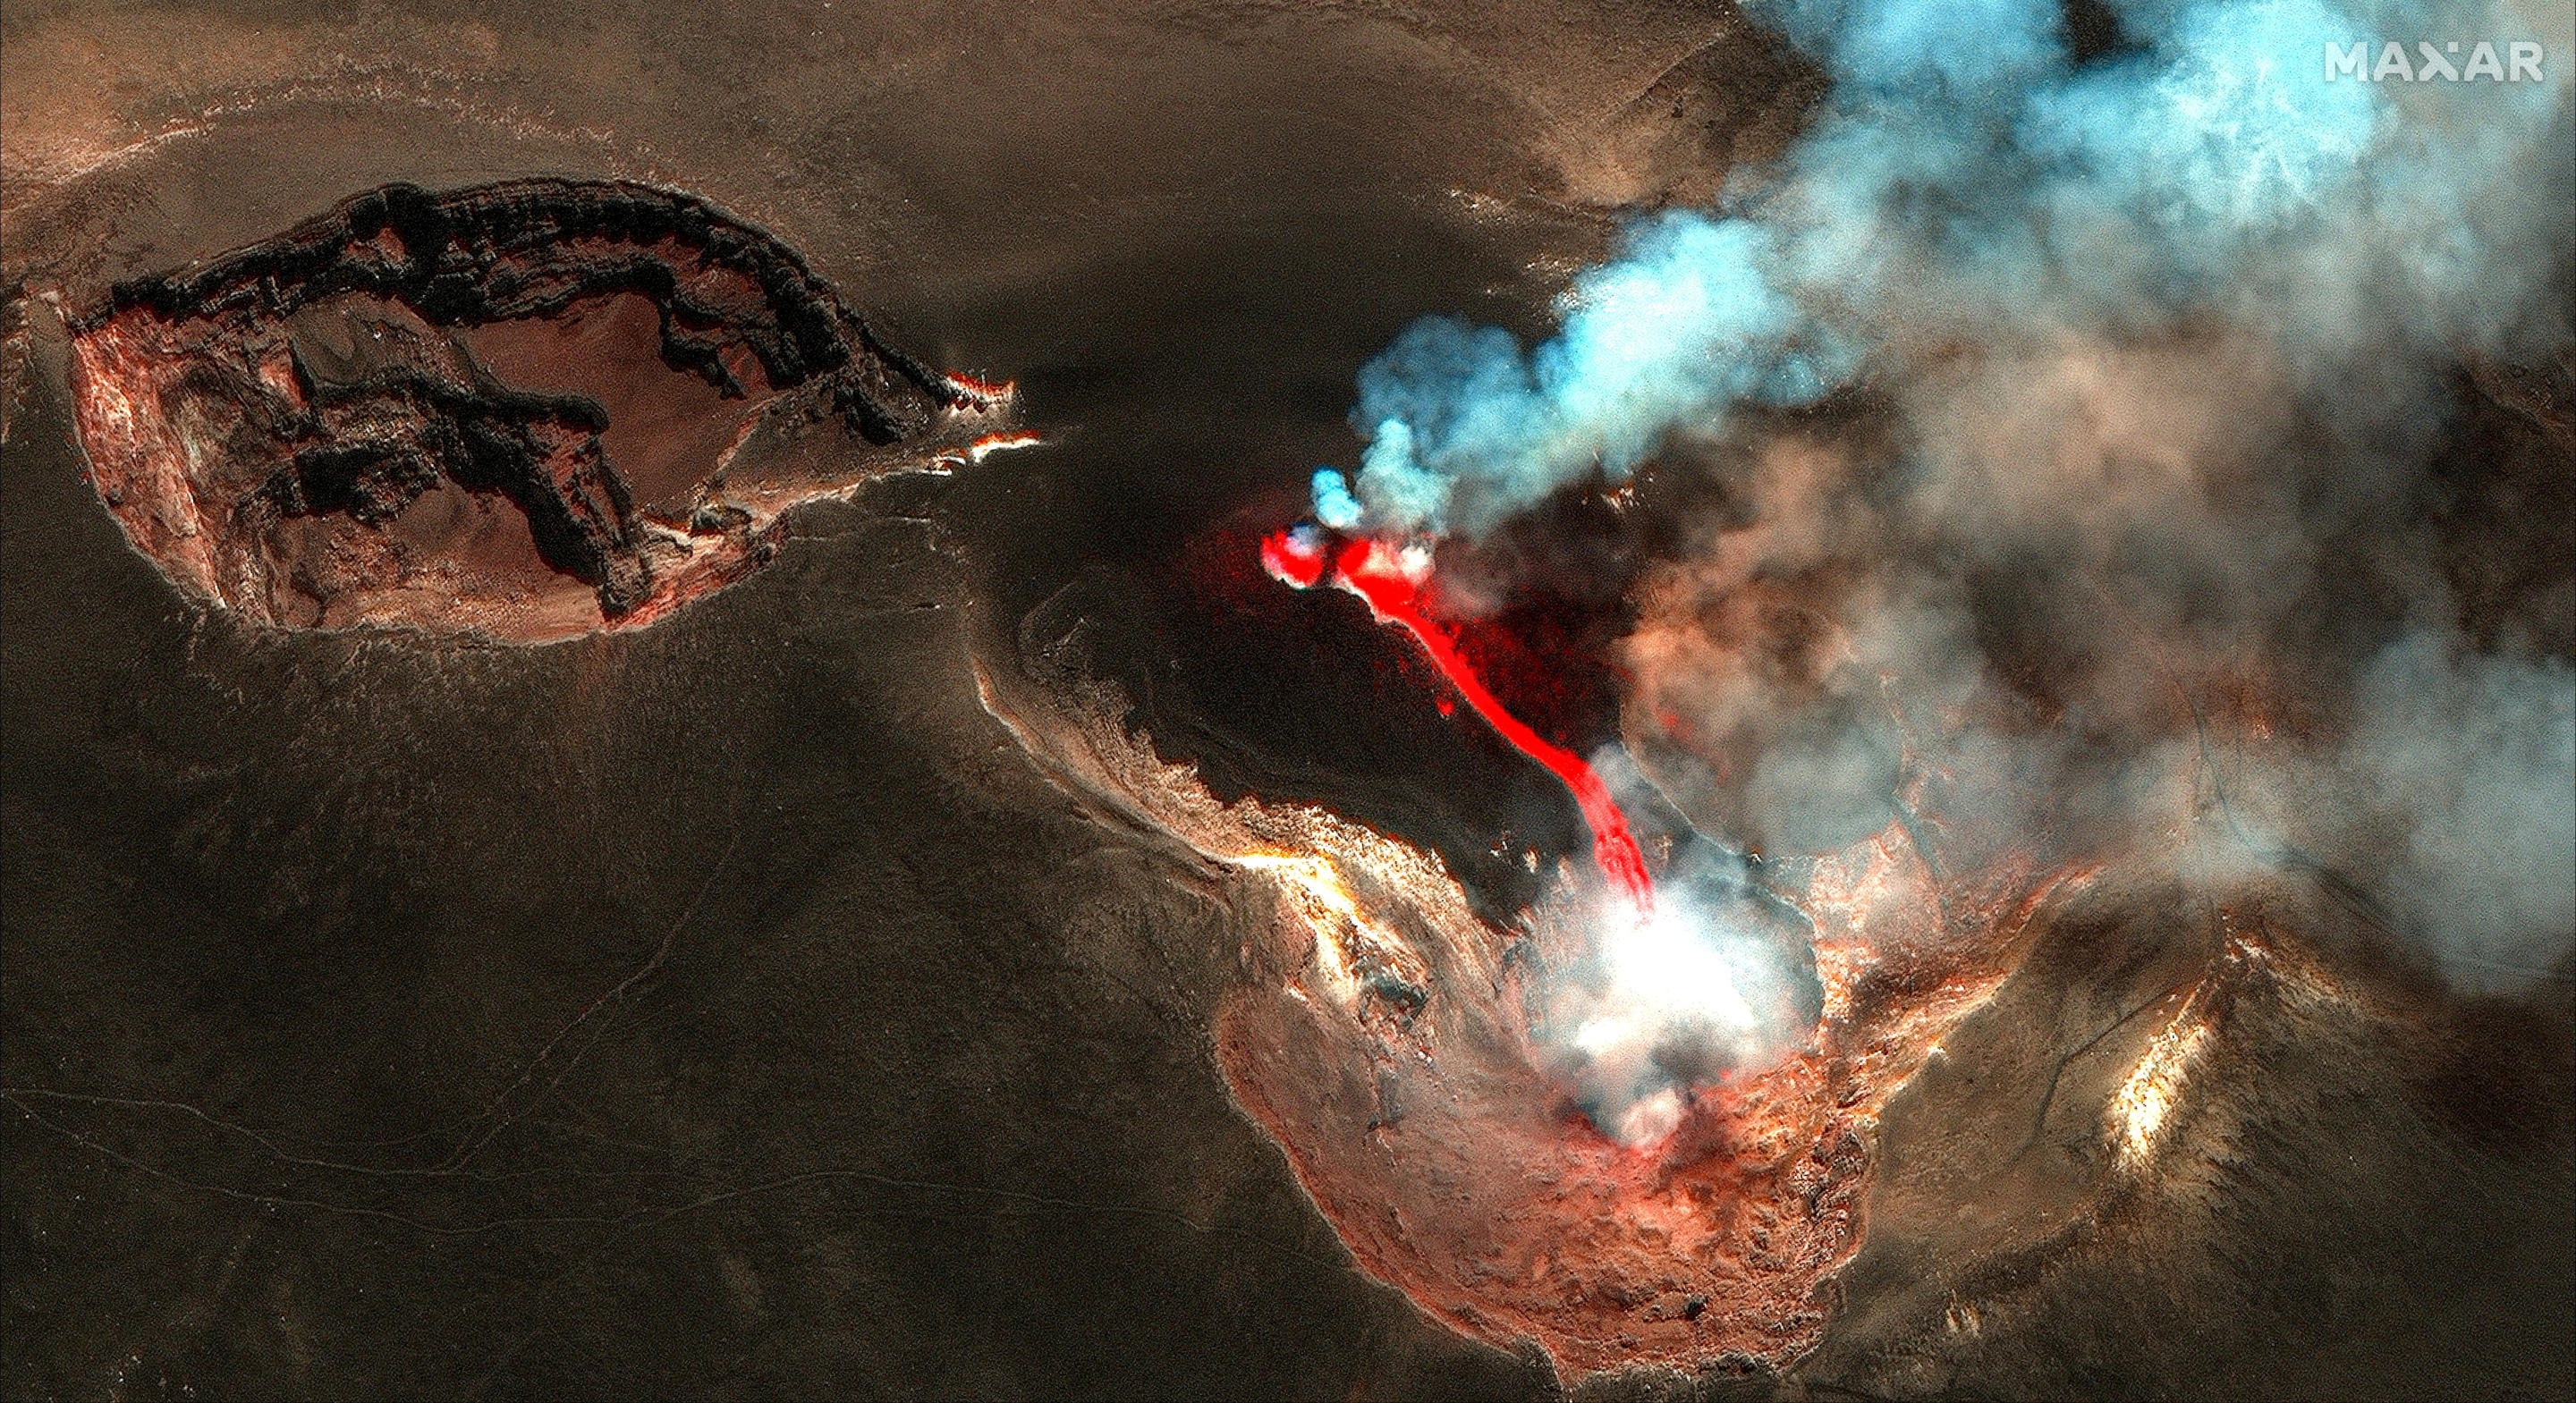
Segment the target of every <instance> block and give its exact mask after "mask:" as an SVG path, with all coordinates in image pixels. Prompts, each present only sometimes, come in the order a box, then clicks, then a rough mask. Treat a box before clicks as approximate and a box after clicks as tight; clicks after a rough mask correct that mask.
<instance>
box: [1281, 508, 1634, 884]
mask: <svg viewBox="0 0 2576 1403" xmlns="http://www.w3.org/2000/svg"><path fill="white" fill-rule="evenodd" d="M1325 557H1326V551H1325V549H1324V546H1323V544H1322V543H1321V542H1319V541H1315V540H1311V539H1308V538H1305V537H1301V536H1300V535H1298V534H1297V533H1295V532H1292V531H1281V532H1276V533H1274V534H1272V535H1270V536H1269V537H1267V538H1265V539H1264V540H1263V541H1262V543H1261V564H1262V568H1264V569H1266V570H1268V571H1269V572H1270V573H1271V574H1272V575H1273V576H1275V577H1277V578H1278V579H1280V580H1282V581H1284V582H1286V583H1288V584H1291V585H1295V586H1296V587H1298V588H1299V589H1309V588H1312V587H1313V586H1314V585H1315V584H1316V583H1317V582H1319V581H1320V580H1321V579H1322V578H1323V575H1324V566H1325ZM1333 583H1334V584H1336V585H1339V586H1341V587H1342V588H1344V589H1347V590H1349V591H1350V592H1351V593H1353V594H1356V595H1358V596H1359V597H1360V598H1361V599H1363V600H1366V601H1367V602H1368V606H1369V609H1370V611H1371V612H1373V613H1375V614H1376V615H1377V617H1378V618H1380V619H1382V620H1384V621H1386V622H1388V623H1392V624H1395V625H1397V626H1399V627H1401V628H1402V629H1403V630H1404V631H1405V632H1407V633H1409V634H1412V635H1413V638H1414V641H1415V642H1418V643H1420V644H1421V645H1422V649H1423V651H1424V652H1426V653H1428V654H1430V655H1431V661H1432V664H1433V665H1434V666H1436V667H1438V668H1439V669H1440V675H1441V676H1442V677H1445V678H1447V679H1448V680H1449V685H1450V686H1452V687H1455V688H1456V689H1457V690H1458V695H1460V696H1462V697H1464V698H1466V699H1467V705H1468V706H1470V707H1473V708H1474V709H1475V712H1476V714H1477V715H1478V716H1481V717H1483V718H1485V723H1486V724H1487V725H1489V726H1492V727H1493V728H1494V730H1495V731H1496V732H1498V733H1499V734H1500V735H1501V736H1502V738H1503V739H1504V740H1506V741H1508V742H1510V743H1511V746H1512V748H1513V749H1515V750H1518V751H1519V752H1520V753H1522V754H1523V755H1526V756H1528V757H1529V758H1531V759H1532V760H1535V761H1537V762H1538V763H1540V764H1541V765H1544V766H1546V767H1547V770H1548V773H1550V774H1553V775H1555V776H1556V777H1557V778H1558V779H1559V780H1562V781H1564V783H1565V787H1566V788H1567V789H1569V790H1571V791H1573V793H1574V802H1575V806H1576V807H1577V808H1580V809H1581V810H1582V811H1583V821H1584V823H1585V824H1586V825H1587V826H1589V827H1590V828H1591V830H1592V859H1593V861H1594V862H1595V863H1597V864H1599V866H1600V868H1601V875H1602V876H1603V877H1605V878H1607V879H1608V880H1609V882H1610V885H1611V888H1612V889H1613V890H1615V891H1617V892H1618V893H1619V894H1620V896H1622V897H1623V898H1625V899H1626V900H1627V902H1628V904H1629V905H1630V906H1632V907H1634V908H1635V909H1636V911H1637V912H1638V914H1640V915H1644V914H1646V913H1648V912H1651V911H1652V910H1653V909H1654V901H1655V892H1654V884H1653V882H1652V881H1650V880H1649V879H1648V878H1647V876H1646V858H1645V854H1644V853H1643V852H1641V851H1640V850H1639V849H1638V847H1637V840H1636V838H1635V836H1634V835H1632V834H1631V833H1630V832H1629V831H1628V816H1627V815H1626V814H1624V813H1622V812H1620V809H1619V805H1618V802H1617V801H1616V800H1614V799H1612V798H1611V797H1610V786H1609V785H1607V784H1605V783H1603V782H1602V779H1601V776H1600V775H1599V774H1598V773H1596V772H1595V771H1594V770H1593V768H1592V766H1591V765H1589V764H1587V763H1585V761H1584V759H1583V757H1582V756H1580V755H1577V754H1575V753H1574V752H1573V751H1571V750H1567V749H1566V748H1564V747H1563V746H1560V745H1556V744H1553V743H1551V742H1550V741H1549V740H1548V739H1547V738H1546V737H1544V736H1542V735H1540V734H1539V733H1538V732H1536V731H1533V730H1531V729H1530V728H1529V727H1528V726H1526V725H1524V724H1522V722H1521V720H1520V718H1519V717H1516V716H1514V715H1512V714H1511V713H1510V712H1509V711H1506V710H1505V709H1504V708H1503V704H1502V702H1501V701H1499V700H1497V699H1496V698H1495V696H1494V694H1493V693H1492V692H1491V691H1488V690H1487V689H1486V687H1485V684H1484V682H1483V681H1482V680H1481V679H1479V678H1478V677H1477V676H1476V672H1475V669H1474V668H1472V667H1470V666H1468V664H1467V660H1466V658H1465V657H1464V656H1462V655H1461V654H1460V653H1459V651H1458V645H1457V642H1456V640H1454V639H1452V638H1451V637H1450V636H1449V634H1448V631H1447V630H1445V629H1443V628H1441V627H1440V625H1439V624H1437V623H1435V622H1433V621H1432V619H1431V618H1430V616H1429V615H1427V614H1425V613H1423V612H1422V608H1421V599H1422V583H1421V574H1420V572H1419V571H1416V570H1411V569H1408V568H1407V567H1406V565H1405V562H1404V560H1403V557H1402V556H1401V554H1400V553H1399V552H1397V551H1396V550H1394V549H1393V548H1391V547H1389V546H1387V545H1386V544H1385V543H1384V542H1380V541H1371V540H1358V541H1352V542H1350V543H1348V544H1346V545H1344V546H1343V547H1342V549H1341V553H1340V556H1339V558H1338V559H1336V560H1334V561H1333Z"/></svg>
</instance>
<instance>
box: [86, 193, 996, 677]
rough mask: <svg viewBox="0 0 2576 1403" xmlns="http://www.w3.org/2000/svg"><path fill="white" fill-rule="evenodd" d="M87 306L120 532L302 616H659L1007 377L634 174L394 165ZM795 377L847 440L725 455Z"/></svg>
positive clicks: (99, 428)
mask: <svg viewBox="0 0 2576 1403" xmlns="http://www.w3.org/2000/svg"><path fill="white" fill-rule="evenodd" d="M73 332H74V358H73V363H74V376H75V388H76V397H77V400H78V413H79V420H80V429H81V438H82V441H83V444H84V446H85V447H86V448H87V450H88V453H89V457H90V462H91V466H92V470H93V473H94V475H95V479H96V481H97V484H98V488H99V492H100V495H101V496H102V497H103V498H104V499H105V500H106V502H107V504H108V507H109V509H110V510H111V511H113V512H114V513H115V515H116V517H117V519H118V520H119V521H120V522H121V523H122V524H123V525H124V527H125V529H126V532H127V534H128V536H129V537H131V538H132V539H133V541H134V543H135V544H136V546H137V547H139V548H140V549H141V550H142V551H143V553H144V554H145V555H147V556H149V557H151V558H152V559H153V560H154V561H155V562H156V563H158V564H159V565H160V566H161V567H162V569H163V570H164V571H165V572H166V573H167V574H169V575H170V576H171V578H172V579H174V580H176V581H178V582H179V583H180V584H181V586H182V587H183V588H186V589H189V590H191V591H192V592H195V593H198V594H201V595H204V596H207V597H210V598H212V599H214V600H215V601H217V602H219V603H221V604H223V605H224V606H225V607H227V608H229V609H232V610H234V611H237V612H239V613H241V614H244V615H246V616H248V617H250V618H253V619H256V620H259V621H261V622H264V623H271V624H280V625H286V626H316V625H326V626H327V625H340V624H348V623H362V622H389V623H405V624H412V625H417V626H420V627H424V628H429V629H433V630H440V631H451V630H461V629H475V630H479V631H482V632H485V633H489V634H493V635H495V636H498V637H502V638H508V639H515V640H522V641H538V640H544V639H550V638H560V637H567V636H572V635H576V634H580V633H586V632H590V631H594V630H596V629H599V628H602V627H608V628H621V627H633V626H637V625H640V624H643V623H648V622H650V621H651V620H653V619H654V618H657V617H659V616H660V615H661V614H663V613H664V612H666V611H668V610H669V609H670V608H671V607H673V606H675V605H677V604H680V603H684V602H686V601H687V600H689V599H692V598H695V597H697V596H699V595H701V594H704V593H705V592H707V591H708V590H710V589H713V588H719V587H721V586H722V585H724V584H726V583H729V582H730V581H732V580H734V579H737V578H739V577H740V576H741V575H742V574H743V573H744V572H745V571H747V570H748V569H750V568H752V567H754V566H756V565H757V564H758V563H760V561H761V560H762V559H764V558H765V557H766V555H767V554H768V552H769V550H770V549H772V545H773V543H772V540H771V534H770V528H771V527H772V526H773V525H774V524H775V522H776V520H777V518H778V516H779V514H780V513H781V512H783V511H784V510H785V509H786V508H787V507H790V506H793V505H795V504H796V503H798V502H801V501H806V500H811V499H812V498H814V497H816V496H821V495H829V494H831V493H835V492H840V491H846V490H847V489H848V488H849V487H850V486H851V485H852V484H853V483H854V482H856V481H857V480H859V479H860V478H863V477H865V476H868V475H870V474H872V473H874V472H877V471H882V470H884V469H885V468H886V467H889V466H894V465H898V464H902V465H913V466H918V465H920V464H922V463H925V462H928V461H930V460H932V459H935V458H936V457H938V456H939V455H940V454H941V453H942V452H943V451H946V452H954V451H956V450H958V449H959V448H961V447H962V446H963V445H964V444H966V443H967V442H968V441H969V440H971V439H972V438H974V437H975V435H977V434H978V433H981V432H984V431H986V430H989V429H990V428H992V427H993V426H994V425H995V424H996V423H997V422H998V420H999V417H1000V416H1001V414H1002V413H1003V411H1004V410H1005V408H1006V403H1005V402H1006V399H1007V392H1005V391H997V390H993V389H989V388H987V387H985V386H982V385H980V384H977V383H976V382H974V381H971V380H966V379H964V378H962V377H957V376H951V375H947V374H943V373H941V372H938V371H934V370H932V369H930V368H929V367H927V366H925V365H923V364H922V363H921V362H920V361H918V360H916V359H914V358H913V357H911V356H908V355H906V354H904V353H903V352H901V351H899V350H896V349H894V348H893V347H891V346H889V345H887V344H886V343H885V342H884V341H882V340H880V339H879V338H878V337H877V336H876V335H875V333H874V332H872V331H871V330H870V329H869V328H868V326H867V324H866V323H865V322H864V321H862V320H860V319H859V318H858V317H857V316H855V315H854V314H852V313H851V312H850V311H849V310H848V309H847V308H845V307H844V306H842V304H841V302H840V301H839V299H838V298H837V297H836V296H835V295H834V294H833V292H832V289H831V288H830V287H829V286H828V285H827V284H825V283H824V282H823V281H822V280H821V279H820V278H818V277H816V276H815V275H814V273H813V272H812V271H811V270H810V269H808V268H807V267H806V266H805V264H804V261H803V260H802V259H800V258H799V257H798V256H797V255H796V254H795V253H794V251H792V250H790V249H789V248H787V247H786V246H785V245H783V244H781V243H780V242H779V241H778V240H776V239H775V238H773V237H771V236H769V235H768V234H765V233H763V232H761V231H759V230H757V229H753V228H751V227H749V226H747V225H744V224H742V223H741V222H739V221H737V220H734V219H732V218H730V217H729V216H727V215H725V214H723V213H721V212H720V211H718V210H716V209H714V208H713V207H712V206H709V205H707V204H706V203H704V202H702V201H699V200H697V199H694V198H692V197H690V196H687V195H682V194H676V193H672V192H669V191H663V190H656V189H652V188H649V187H646V186H641V185H634V184H629V183H624V182H584V181H565V180H552V179H535V180H520V181H509V182H504V183H501V184H497V185H487V186H481V187H476V188H473V189H467V190H459V191H453V192H449V193H446V194H431V193H429V192H427V191H424V190H420V189H418V188H416V187H412V186H407V185H395V186H388V187H386V188H383V189H380V190H376V191H373V192H370V193H368V194H365V195H361V196H359V197H357V198H355V199H353V200H350V201H348V202H346V203H345V204H343V205H341V206H340V207H339V208H338V209H336V210H334V211H332V212H331V213H329V214H327V215H324V216H322V217H320V218H317V219H314V220H311V221H309V222H307V223H305V224H302V225H299V226H298V227H296V228H294V229H292V230H289V231H288V232H286V233H284V234H281V235H278V236H277V237H275V238H272V239H269V240H266V241H264V242H261V243H258V244H254V245H251V246H250V247H248V248H244V249H241V250H238V251H236V252H234V253H231V254H228V255H226V256H224V257H222V258H219V259H217V260H215V261H213V262H212V263H209V264H206V265H204V266H202V267H197V268H192V269H184V270H181V271H179V272H175V273H171V274H168V275H166V276H163V277H158V278H148V279H141V280H137V281H133V282H128V283H124V284H120V285H119V286H117V287H116V288H115V289H114V291H113V292H112V293H111V294H110V295H109V296H108V298H107V299H106V302H105V304H104V305H103V306H102V307H100V308H98V309H96V310H95V311H94V312H92V313H91V314H89V315H87V316H85V317H82V318H80V319H78V320H77V321H76V322H75V324H74V327H73ZM786 403H792V404H794V405H795V406H796V411H797V412H795V413H793V414H789V415H785V416H778V417H780V418H782V419H784V420H785V421H787V422H788V423H789V424H790V425H801V424H805V423H810V422H813V421H815V420H818V419H826V418H828V419H833V420H837V421H838V422H839V423H840V425H841V426H842V427H843V429H844V430H845V431H846V434H847V436H848V440H849V441H848V442H847V445H846V448H847V451H846V452H842V453H838V454H835V455H833V457H834V466H833V468H832V469H831V470H829V471H826V472H824V473H821V474H819V475H817V474H814V473H811V472H808V473H807V474H806V476H805V477H804V478H803V479H802V480H797V481H777V480H769V479H763V478H760V477H759V476H758V474H757V473H756V472H755V473H754V474H751V475H749V478H750V480H747V481H745V482H742V483H739V484H737V483H736V482H734V481H733V474H732V473H731V469H732V468H733V463H734V459H735V457H736V455H737V450H740V449H742V448H743V447H744V446H745V445H746V443H747V442H748V441H749V440H751V439H752V438H753V437H754V434H755V431H756V430H757V429H759V428H760V427H761V425H762V424H763V422H764V421H765V420H767V419H769V418H770V417H772V416H771V415H770V414H769V413H768V411H769V410H770V409H771V407H772V406H773V405H780V404H786ZM890 454H894V455H900V456H890ZM754 456H755V457H758V456H763V455H754Z"/></svg>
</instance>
